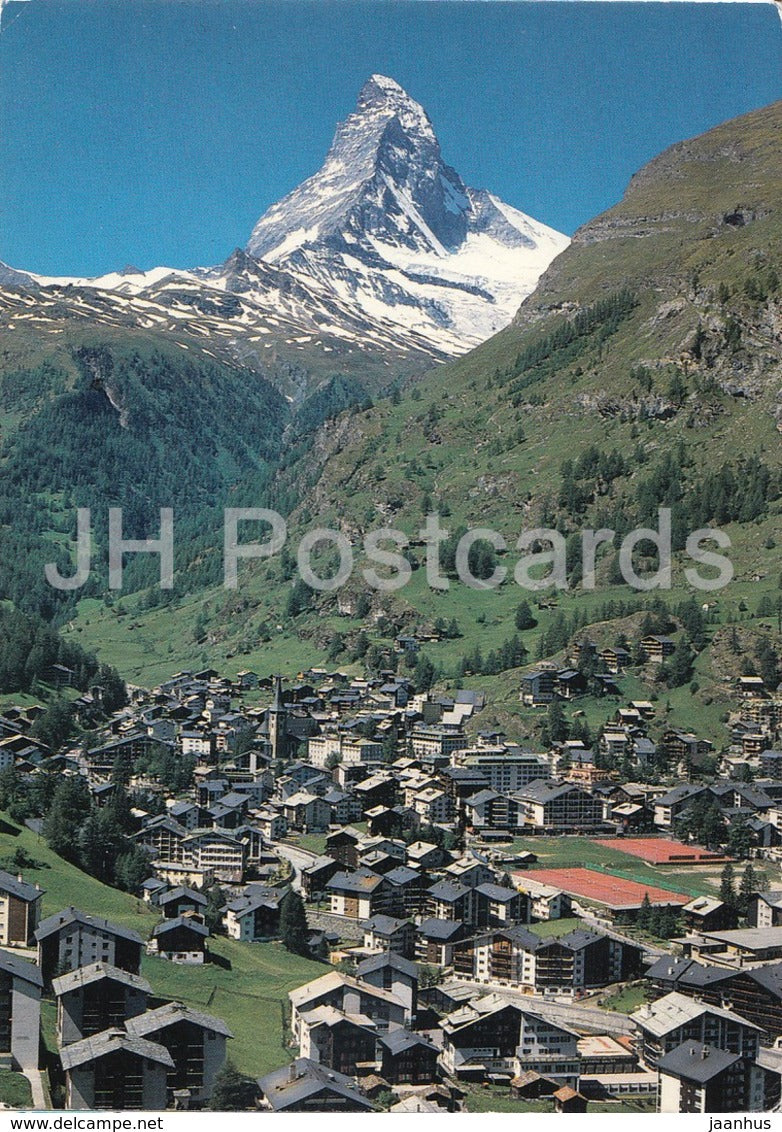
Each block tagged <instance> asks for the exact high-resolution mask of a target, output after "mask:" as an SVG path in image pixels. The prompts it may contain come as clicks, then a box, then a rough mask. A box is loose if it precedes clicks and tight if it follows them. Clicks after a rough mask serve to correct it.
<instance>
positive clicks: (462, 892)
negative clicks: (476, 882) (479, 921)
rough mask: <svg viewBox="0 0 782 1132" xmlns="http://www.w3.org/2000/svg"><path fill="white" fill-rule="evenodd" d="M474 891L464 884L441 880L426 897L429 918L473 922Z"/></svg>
mask: <svg viewBox="0 0 782 1132" xmlns="http://www.w3.org/2000/svg"><path fill="white" fill-rule="evenodd" d="M472 900H473V894H472V889H471V888H467V887H466V886H465V885H463V884H458V883H455V882H452V881H447V880H441V881H438V882H437V884H434V885H432V887H431V888H430V889H429V891H428V893H427V897H426V904H425V910H426V913H427V916H428V917H429V918H431V919H437V920H456V921H458V922H460V923H462V922H467V923H470V922H471V920H472Z"/></svg>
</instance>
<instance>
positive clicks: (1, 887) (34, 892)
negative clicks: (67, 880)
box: [0, 869, 44, 904]
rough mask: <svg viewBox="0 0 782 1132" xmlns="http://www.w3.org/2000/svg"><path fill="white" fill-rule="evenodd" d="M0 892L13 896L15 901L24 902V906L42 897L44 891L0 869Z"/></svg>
mask: <svg viewBox="0 0 782 1132" xmlns="http://www.w3.org/2000/svg"><path fill="white" fill-rule="evenodd" d="M0 892H8V893H10V895H11V896H15V897H16V898H17V900H24V902H25V903H26V904H31V903H32V902H33V901H34V900H37V899H38V898H39V897H40V896H43V893H44V890H43V889H42V888H36V887H35V885H34V884H27V883H26V881H23V880H20V879H19V878H18V877H15V876H14V875H13V874H12V873H7V872H5V870H4V869H0Z"/></svg>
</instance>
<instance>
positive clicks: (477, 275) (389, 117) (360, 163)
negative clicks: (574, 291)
mask: <svg viewBox="0 0 782 1132" xmlns="http://www.w3.org/2000/svg"><path fill="white" fill-rule="evenodd" d="M567 244H568V240H567V238H566V237H565V236H563V235H561V234H560V233H558V232H555V231H553V230H552V229H550V228H547V227H546V226H545V225H542V224H539V223H538V222H536V221H534V220H532V219H531V218H530V217H528V216H526V215H525V214H524V213H521V212H519V211H518V210H517V209H514V208H512V207H511V206H510V205H506V204H504V203H503V202H502V201H500V200H499V199H498V198H497V197H495V196H493V195H492V194H491V193H488V192H486V191H485V190H476V189H470V188H468V187H467V186H466V185H465V184H464V182H463V181H462V179H461V177H460V176H459V174H458V173H457V172H456V171H455V170H454V169H453V168H451V167H450V166H449V165H447V164H446V163H445V162H444V160H443V158H442V154H441V151H440V144H439V142H438V140H437V136H436V134H435V132H434V128H433V126H432V123H431V121H430V119H429V116H428V114H427V113H426V111H425V110H424V108H423V107H422V106H421V105H420V104H419V103H418V102H416V101H415V100H414V99H413V98H412V97H411V96H410V95H409V94H408V93H407V92H406V91H405V90H404V89H403V88H402V87H401V86H400V85H399V84H398V83H397V82H395V80H394V79H391V78H387V77H386V76H384V75H372V76H371V77H370V78H369V79H368V80H367V82H366V83H365V84H364V86H363V87H362V88H361V91H360V93H359V96H358V101H357V103H356V108H355V110H354V111H353V113H351V114H350V115H348V117H347V118H346V119H345V120H344V121H343V122H341V123H340V124H339V125H338V127H337V130H336V133H335V135H334V140H333V141H332V144H331V147H330V148H329V151H328V153H327V155H326V158H325V161H324V163H323V165H322V167H321V169H320V170H319V171H318V172H317V173H315V174H314V175H313V176H312V177H309V178H307V180H306V181H304V182H303V183H302V184H301V185H299V186H298V188H296V189H294V190H293V191H292V192H291V193H289V194H288V195H287V196H286V197H284V198H283V199H282V200H281V201H279V202H278V203H277V204H275V205H273V206H272V207H271V208H270V209H268V211H267V212H266V213H264V215H263V216H262V217H261V219H260V220H259V221H258V223H257V224H256V225H255V228H254V229H253V232H252V235H251V237H250V240H249V242H248V244H247V251H248V253H249V254H250V255H252V256H254V257H256V258H258V259H263V260H266V261H269V262H272V263H274V264H275V265H277V266H278V267H283V268H286V269H288V270H290V271H294V272H297V273H303V274H305V275H307V276H308V277H311V278H313V279H315V280H317V282H318V283H319V284H320V285H321V286H323V287H327V288H330V289H331V290H332V291H333V292H334V293H335V294H336V295H338V296H339V297H340V298H341V299H343V300H345V301H347V302H349V303H351V304H353V305H355V306H356V307H358V308H359V309H360V310H361V311H363V312H364V314H365V316H366V317H367V318H371V319H373V320H377V319H378V318H380V319H382V320H383V321H384V322H390V323H392V324H396V325H397V326H398V327H399V330H400V332H404V331H405V330H414V331H415V334H416V336H417V337H418V336H421V335H423V337H424V338H426V339H427V340H428V341H429V342H430V343H431V345H432V347H433V348H434V349H436V350H438V351H441V352H443V353H447V354H454V353H460V352H463V351H464V350H466V349H468V348H469V347H470V346H473V345H476V344H477V343H478V342H480V341H482V340H483V339H485V338H486V337H488V336H489V335H490V334H492V333H493V332H494V331H495V330H498V329H500V327H502V326H503V325H505V324H507V323H508V322H510V320H511V318H512V317H513V315H514V314H515V312H516V309H517V308H518V306H519V304H520V302H521V301H522V299H523V298H525V297H526V295H528V294H529V293H530V292H531V291H532V290H533V289H534V286H535V284H536V282H537V279H538V277H539V276H540V274H541V273H542V271H543V270H545V268H546V267H547V266H548V264H549V263H550V261H551V260H552V259H553V258H554V256H555V255H557V254H558V253H559V252H560V251H562V250H564V248H565V247H566V246H567Z"/></svg>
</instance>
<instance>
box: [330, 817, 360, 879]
mask: <svg viewBox="0 0 782 1132" xmlns="http://www.w3.org/2000/svg"><path fill="white" fill-rule="evenodd" d="M363 836H364V835H363V833H361V832H360V831H359V830H357V829H353V828H352V827H350V826H346V827H345V828H344V829H338V830H337V831H336V832H335V833H330V834H329V835H328V836H327V837H326V852H327V854H328V855H329V857H333V858H334V860H335V861H339V863H340V864H342V865H345V866H346V867H347V868H349V869H355V868H357V867H358V857H359V848H358V847H359V844H360V842H361V840H362V838H363Z"/></svg>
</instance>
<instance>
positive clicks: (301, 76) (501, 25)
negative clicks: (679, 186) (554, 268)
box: [0, 0, 782, 274]
mask: <svg viewBox="0 0 782 1132" xmlns="http://www.w3.org/2000/svg"><path fill="white" fill-rule="evenodd" d="M373 71H379V72H382V73H385V74H388V75H391V76H392V77H394V78H395V79H397V80H398V81H399V82H401V83H402V84H403V85H404V86H405V87H406V88H407V89H408V90H409V91H410V93H411V94H412V95H413V96H414V97H416V98H417V99H418V100H419V101H420V102H422V103H423V104H424V106H425V107H426V109H427V110H428V111H429V114H430V117H431V118H432V120H433V122H434V125H435V128H436V130H437V133H438V136H439V138H440V141H441V143H442V148H443V153H444V156H445V158H446V160H447V161H449V162H450V163H451V164H452V165H454V166H455V167H456V168H457V169H458V171H459V172H460V173H461V174H462V176H463V177H464V179H465V180H466V181H467V182H468V183H469V184H472V185H474V186H476V187H486V188H489V189H491V190H492V191H493V192H496V193H498V194H499V195H500V196H502V197H503V198H504V199H505V200H507V201H508V202H510V203H511V204H513V205H515V206H517V207H519V208H522V209H523V210H524V211H526V212H529V213H531V214H532V215H533V216H536V217H538V218H539V219H541V220H544V221H545V222H546V223H549V224H551V225H553V226H554V227H557V228H560V229H561V230H563V231H567V232H572V231H573V229H574V228H575V227H576V226H577V225H578V224H580V223H582V222H584V221H586V220H587V219H589V218H590V217H591V216H593V215H594V214H595V213H597V212H599V211H601V210H602V209H603V208H606V207H608V206H609V205H610V204H612V203H613V202H614V201H615V200H616V199H617V198H618V197H619V196H620V195H621V193H622V191H623V188H624V186H625V184H626V183H627V180H628V179H629V177H630V176H631V175H632V173H633V172H634V171H635V170H636V169H637V168H638V167H639V166H640V165H641V164H643V162H645V161H646V160H648V159H649V158H650V157H652V156H654V154H655V153H657V152H659V151H660V150H661V149H662V148H664V147H665V146H666V145H668V144H670V143H672V142H674V141H677V140H679V139H681V138H683V137H687V136H690V135H692V134H695V133H698V132H700V131H702V130H704V129H707V128H709V127H710V126H712V125H715V124H717V123H718V122H720V121H724V120H725V119H726V118H729V117H732V116H734V115H736V114H739V113H743V112H744V111H746V110H749V109H752V108H754V107H757V106H761V105H765V104H767V103H769V102H771V101H774V100H775V99H778V98H780V97H782V25H781V24H780V21H779V18H778V16H777V14H776V12H775V11H774V9H773V8H772V7H770V6H765V5H756V4H749V5H731V4H686V3H680V4H656V3H645V4H625V3H610V4H597V3H591V4H587V3H579V2H573V3H567V4H563V3H559V2H557V0H554V2H551V3H547V2H545V0H537V2H528V3H513V2H509V3H495V4H485V3H471V2H470V0H458V2H453V3H449V2H447V0H444V2H437V3H434V2H431V3H420V2H416V0H110V2H108V0H30V2H29V3H26V4H9V6H8V7H7V8H6V11H5V12H4V14H3V30H2V34H0V259H2V260H4V261H5V262H6V263H11V264H12V265H14V266H16V267H21V268H28V269H30V270H35V271H41V272H47V273H52V274H54V273H58V274H65V273H73V274H98V273H100V272H103V271H108V270H112V269H115V268H119V267H123V266H125V265H126V264H128V263H133V264H135V265H136V266H139V267H142V268H147V267H151V266H153V265H155V264H160V263H165V264H170V265H172V266H177V267H187V266H192V265H195V264H207V263H217V262H220V261H222V260H223V259H225V258H226V256H227V255H228V254H230V252H231V251H232V249H233V248H234V247H235V246H237V245H241V244H243V243H244V242H245V241H246V239H247V238H248V236H249V233H250V230H251V228H252V226H253V224H254V222H255V220H256V219H257V218H258V216H259V215H260V214H261V213H262V212H263V210H264V209H265V208H266V207H267V206H268V205H269V204H271V203H272V202H273V201H274V200H276V199H278V198H279V197H280V196H282V195H283V194H284V193H285V192H287V191H288V190H290V189H291V188H293V187H294V186H295V185H296V184H297V183H298V182H299V181H300V180H302V179H303V178H304V177H306V176H308V175H309V174H310V173H313V172H314V171H315V170H316V169H317V167H318V166H319V164H320V162H321V160H322V158H323V156H324V154H325V152H326V149H327V147H328V145H329V142H330V140H331V136H332V134H333V130H334V126H335V123H336V121H337V120H338V119H339V118H341V117H344V116H345V115H346V114H347V113H349V112H350V110H351V109H352V108H353V105H354V103H355V98H356V94H357V92H358V90H359V88H360V86H361V84H362V83H363V81H364V80H365V78H366V77H367V76H368V75H369V74H370V73H372V72H373Z"/></svg>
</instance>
